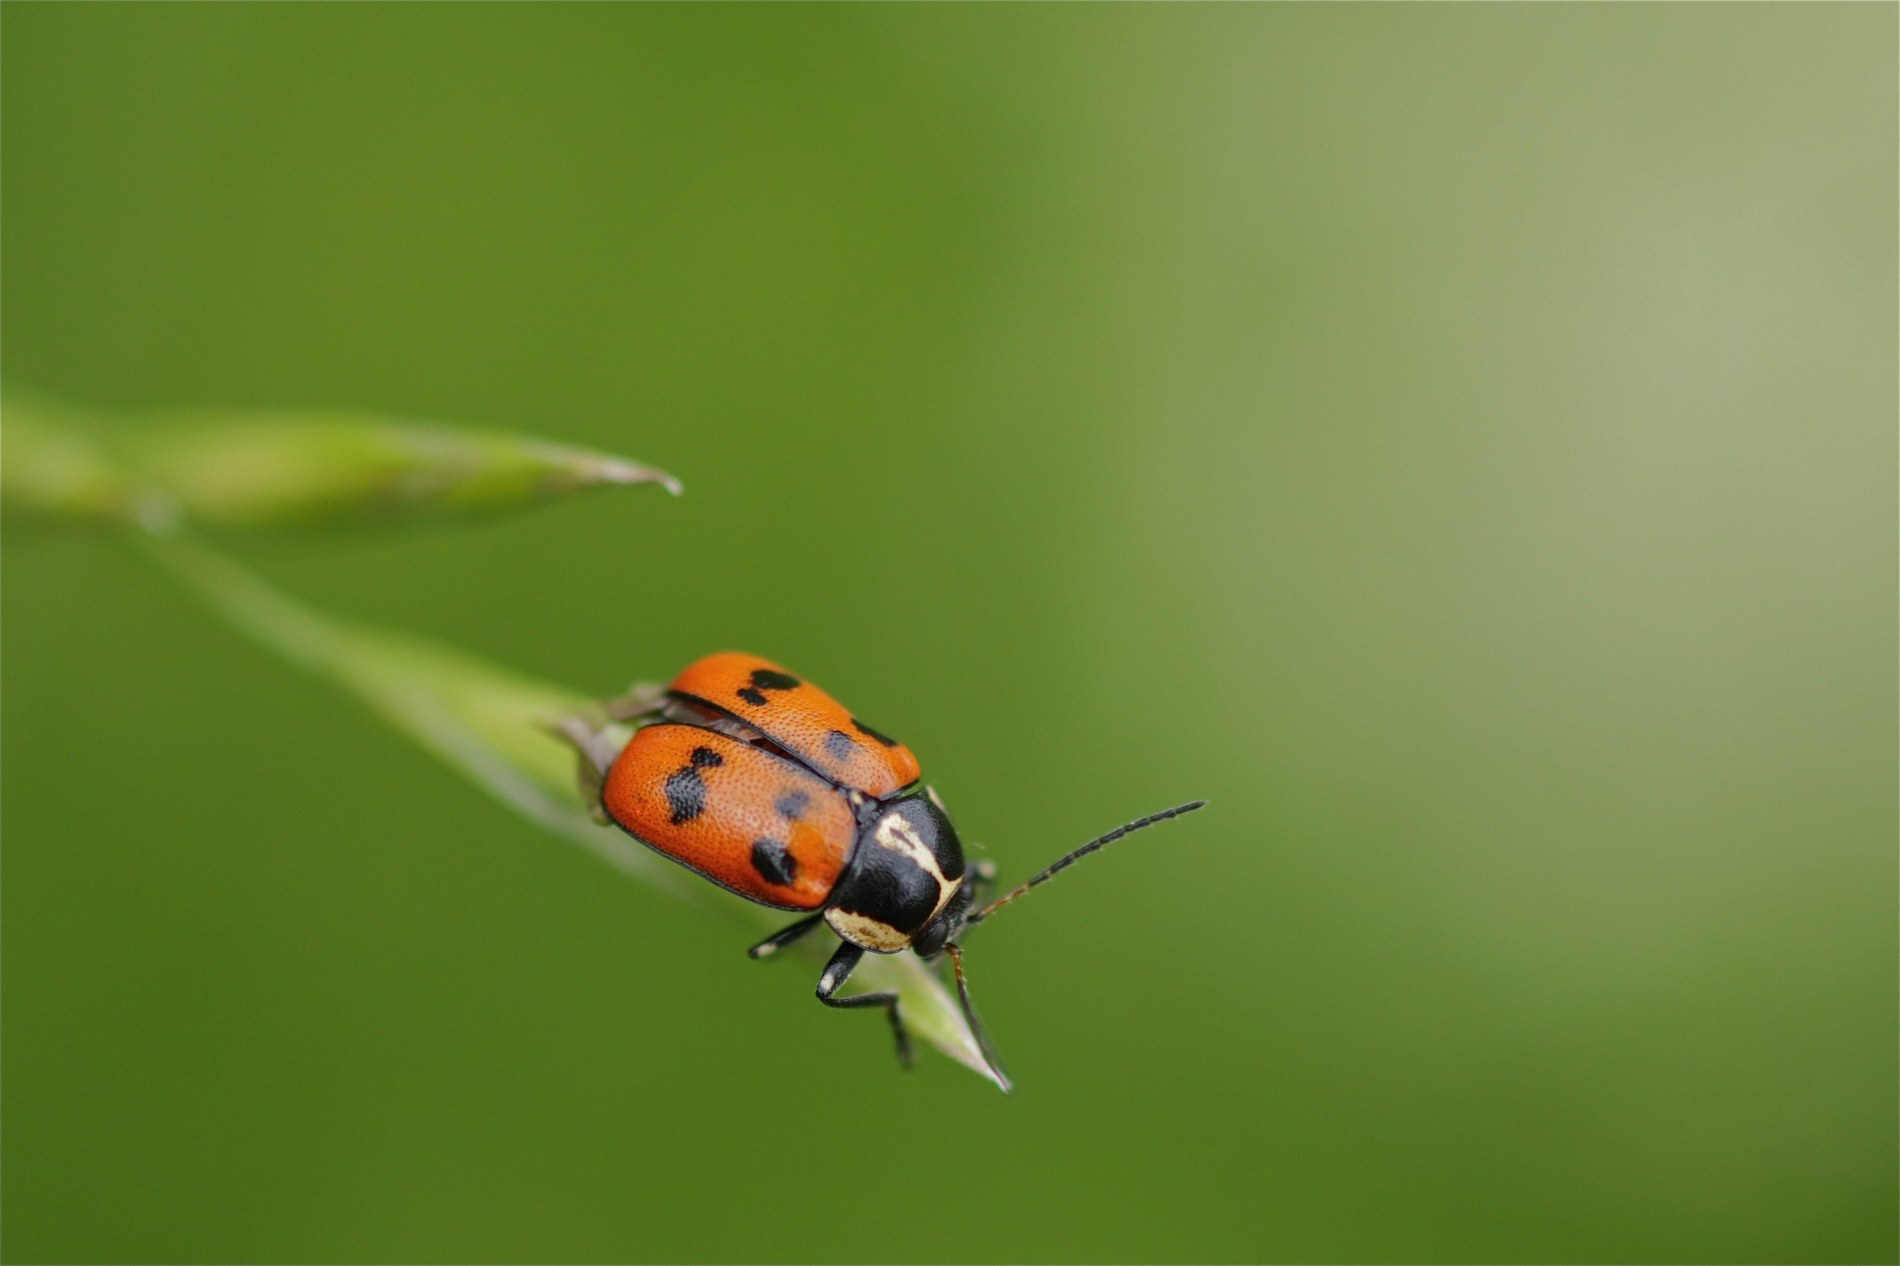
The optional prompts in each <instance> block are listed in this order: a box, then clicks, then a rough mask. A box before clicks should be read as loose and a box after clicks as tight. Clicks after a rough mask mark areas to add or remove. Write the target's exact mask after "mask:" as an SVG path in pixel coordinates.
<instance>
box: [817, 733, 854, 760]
mask: <svg viewBox="0 0 1900 1266" xmlns="http://www.w3.org/2000/svg"><path fill="white" fill-rule="evenodd" d="M857 750H858V742H857V740H856V739H854V738H852V737H851V736H850V735H849V734H846V733H845V732H844V731H843V730H826V731H825V755H827V756H829V757H831V759H833V760H835V761H837V762H839V763H840V764H843V763H844V762H845V761H848V760H850V759H851V757H852V756H853V754H855V753H856V752H857Z"/></svg>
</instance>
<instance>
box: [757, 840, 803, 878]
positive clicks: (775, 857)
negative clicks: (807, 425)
mask: <svg viewBox="0 0 1900 1266" xmlns="http://www.w3.org/2000/svg"><path fill="white" fill-rule="evenodd" d="M752 869H754V870H756V871H758V872H759V877H760V878H761V879H763V880H765V882H766V883H768V884H790V883H791V882H792V881H793V880H795V879H797V878H798V859H797V858H796V857H793V856H792V855H791V854H790V853H788V852H786V851H785V846H784V845H783V844H781V843H779V842H778V841H777V840H754V841H752Z"/></svg>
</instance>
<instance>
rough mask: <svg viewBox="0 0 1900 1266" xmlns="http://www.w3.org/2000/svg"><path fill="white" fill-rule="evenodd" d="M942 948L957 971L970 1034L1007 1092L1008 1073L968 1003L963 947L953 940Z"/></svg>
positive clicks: (997, 1082) (1000, 1084) (959, 999)
mask: <svg viewBox="0 0 1900 1266" xmlns="http://www.w3.org/2000/svg"><path fill="white" fill-rule="evenodd" d="M944 948H945V949H947V950H949V951H950V965H951V966H952V967H954V968H955V969H956V973H957V1001H958V1002H960V1003H962V1004H963V1018H964V1019H965V1020H968V1021H969V1022H970V1034H971V1036H973V1037H975V1038H976V1046H977V1049H978V1050H980V1051H982V1052H983V1059H984V1061H985V1062H986V1063H988V1064H989V1066H990V1072H991V1073H993V1074H994V1075H995V1077H996V1084H997V1085H999V1086H1001V1087H1002V1088H1003V1093H1004V1094H1008V1093H1009V1092H1010V1089H1011V1085H1010V1080H1009V1074H1008V1073H1006V1072H1004V1071H1003V1066H1002V1065H1001V1064H999V1063H998V1062H997V1061H996V1049H995V1048H994V1047H992V1046H991V1045H990V1035H989V1034H988V1033H987V1032H985V1031H984V1029H983V1021H981V1020H979V1019H977V1018H976V1008H975V1007H973V1006H971V1005H970V982H969V981H967V980H965V979H964V978H963V947H962V946H961V945H958V944H957V943H956V942H955V941H948V942H946V943H945V944H944Z"/></svg>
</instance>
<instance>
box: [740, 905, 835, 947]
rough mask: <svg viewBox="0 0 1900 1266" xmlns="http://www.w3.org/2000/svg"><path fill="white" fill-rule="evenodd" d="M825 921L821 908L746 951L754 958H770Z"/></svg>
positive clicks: (801, 938)
mask: <svg viewBox="0 0 1900 1266" xmlns="http://www.w3.org/2000/svg"><path fill="white" fill-rule="evenodd" d="M824 921H825V912H824V911H823V910H820V911H819V912H818V913H817V914H814V915H812V916H811V917H809V918H805V919H800V920H799V921H798V922H796V923H794V924H792V925H790V926H789V927H782V928H780V929H779V930H778V931H776V932H774V933H772V935H770V936H768V937H766V938H765V939H764V940H763V941H760V942H759V943H758V944H757V945H754V946H753V947H752V948H751V949H749V950H747V951H746V953H747V954H750V955H751V956H752V957H753V958H770V957H772V955H774V954H776V953H778V952H779V951H780V950H782V949H784V948H785V947H786V946H787V945H790V944H791V943H792V942H793V941H799V940H803V939H804V938H805V935H806V934H807V933H809V932H810V931H811V930H812V929H813V928H816V927H817V926H818V925H819V924H820V923H823V922H824Z"/></svg>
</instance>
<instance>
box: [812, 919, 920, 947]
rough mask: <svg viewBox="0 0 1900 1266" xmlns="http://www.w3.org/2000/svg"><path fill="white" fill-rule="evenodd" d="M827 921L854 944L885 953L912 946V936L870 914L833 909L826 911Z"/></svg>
mask: <svg viewBox="0 0 1900 1266" xmlns="http://www.w3.org/2000/svg"><path fill="white" fill-rule="evenodd" d="M825 922H826V923H828V924H830V925H831V930H832V931H834V932H836V933H837V934H838V935H839V936H841V937H843V938H844V939H845V940H847V941H849V942H851V943H852V944H853V945H862V946H863V947H864V948H865V949H868V950H878V951H880V952H881V953H885V954H894V953H896V952H897V951H898V950H901V949H908V948H909V947H910V938H909V937H908V936H906V935H904V934H903V933H902V932H899V931H898V930H897V929H896V928H894V927H892V926H891V925H890V924H888V923H885V922H882V921H881V920H878V919H873V918H871V917H870V916H869V915H863V914H853V913H852V912H851V911H849V910H839V909H835V908H834V909H831V910H827V911H825Z"/></svg>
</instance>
